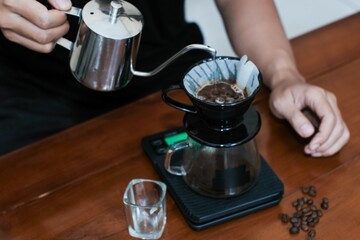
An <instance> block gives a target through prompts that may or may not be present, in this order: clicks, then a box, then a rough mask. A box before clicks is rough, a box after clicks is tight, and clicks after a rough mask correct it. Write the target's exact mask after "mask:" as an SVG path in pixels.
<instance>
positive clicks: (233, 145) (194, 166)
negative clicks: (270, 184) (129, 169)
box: [162, 56, 261, 198]
mask: <svg viewBox="0 0 360 240" xmlns="http://www.w3.org/2000/svg"><path fill="white" fill-rule="evenodd" d="M219 80H221V81H225V82H227V83H231V84H236V85H237V86H238V87H239V88H240V89H242V90H243V91H245V92H246V97H245V98H244V99H243V100H240V101H236V102H231V103H214V102H208V101H204V100H203V99H201V98H199V97H198V96H197V91H198V89H199V88H201V87H202V86H204V85H206V84H211V83H213V82H217V81H219ZM260 86H261V74H260V72H259V70H258V69H257V67H256V66H255V65H254V64H253V63H252V62H251V61H248V59H247V57H246V56H243V57H242V58H241V59H239V58H234V57H217V58H215V59H214V58H210V59H207V60H204V61H201V62H199V63H197V64H195V66H193V67H192V68H190V70H189V71H188V72H187V73H186V74H185V77H184V79H183V82H182V83H181V84H178V85H173V86H171V87H169V88H167V89H164V90H163V93H162V98H163V100H164V101H165V102H166V103H167V104H169V105H170V106H172V107H174V108H176V109H179V110H182V111H184V112H186V113H185V116H184V119H183V124H184V129H185V131H186V133H187V135H188V138H187V140H186V141H185V142H179V143H176V144H174V145H172V146H170V147H169V148H168V150H167V152H166V155H165V161H164V167H165V169H166V170H167V171H168V172H169V173H170V174H173V175H177V176H182V177H183V179H184V181H185V183H186V184H187V185H188V186H189V187H190V188H192V189H193V190H194V191H196V192H198V193H200V194H202V195H206V196H209V197H216V198H226V197H233V196H238V195H240V194H242V193H244V192H246V191H248V190H249V189H251V188H252V187H253V186H254V185H255V184H256V181H257V179H258V176H259V173H260V169H261V161H260V156H259V153H258V149H257V146H256V141H255V136H256V134H257V133H258V131H259V129H260V125H261V119H260V115H259V114H258V112H257V111H256V110H255V109H254V107H252V106H251V102H252V101H253V99H254V98H255V96H256V94H257V92H258V91H259V89H260ZM175 90H184V91H185V93H186V94H187V96H188V97H189V99H190V100H191V102H192V105H189V104H185V103H183V102H179V101H178V100H176V99H173V98H172V97H170V94H169V93H170V92H172V91H175ZM178 151H182V153H183V155H182V162H181V163H180V165H179V164H175V163H174V160H173V159H174V155H175V153H176V152H178Z"/></svg>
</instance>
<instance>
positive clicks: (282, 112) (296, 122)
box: [273, 103, 315, 138]
mask: <svg viewBox="0 0 360 240" xmlns="http://www.w3.org/2000/svg"><path fill="white" fill-rule="evenodd" d="M274 111H275V112H276V115H277V116H278V117H280V118H285V119H286V120H287V121H288V122H289V123H290V125H291V126H292V127H293V128H294V129H295V131H296V132H297V133H298V134H299V135H300V136H301V137H303V138H308V137H310V136H311V135H313V134H314V132H315V128H314V125H313V124H312V122H311V121H310V119H309V118H308V117H307V115H308V112H307V111H301V110H300V109H299V108H298V107H297V106H296V105H295V104H292V103H286V104H282V108H280V109H279V108H278V109H273V112H274Z"/></svg>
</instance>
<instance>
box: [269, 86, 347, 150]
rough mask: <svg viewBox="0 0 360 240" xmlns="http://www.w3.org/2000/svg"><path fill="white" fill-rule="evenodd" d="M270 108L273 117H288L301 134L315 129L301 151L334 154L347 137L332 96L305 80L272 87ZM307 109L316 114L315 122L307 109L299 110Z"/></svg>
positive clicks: (306, 134) (345, 141)
mask: <svg viewBox="0 0 360 240" xmlns="http://www.w3.org/2000/svg"><path fill="white" fill-rule="evenodd" d="M270 108H271V110H272V112H273V113H274V115H275V116H277V117H279V118H285V119H287V120H288V121H289V123H290V124H291V125H292V126H293V128H294V129H295V131H296V132H297V133H298V134H299V135H300V136H302V137H310V136H311V135H313V134H314V132H315V129H317V132H316V134H315V135H314V136H313V137H312V139H311V141H310V143H309V144H308V145H306V146H305V148H304V152H305V153H306V154H309V155H311V156H313V157H325V156H331V155H333V154H335V153H337V152H338V151H339V150H340V149H341V148H342V147H343V146H344V145H345V144H346V143H347V142H348V140H349V138H350V133H349V130H348V128H347V126H346V124H345V122H344V121H343V119H342V116H341V113H340V110H339V109H338V106H337V101H336V98H335V96H334V95H333V94H332V93H330V92H327V91H325V90H324V89H322V88H319V87H316V86H313V85H310V84H306V83H295V84H292V83H290V84H287V85H283V86H282V87H279V88H278V89H273V91H272V93H271V97H270ZM306 108H309V109H310V110H311V111H312V112H313V113H314V114H315V116H316V119H315V120H317V121H313V120H314V119H312V118H309V115H308V114H307V112H306V111H302V110H303V109H306ZM319 122H320V125H318V123H319Z"/></svg>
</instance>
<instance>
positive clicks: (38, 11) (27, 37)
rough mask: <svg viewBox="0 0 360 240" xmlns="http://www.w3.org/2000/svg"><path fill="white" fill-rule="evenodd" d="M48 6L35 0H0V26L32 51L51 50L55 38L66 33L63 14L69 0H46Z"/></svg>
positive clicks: (14, 39) (65, 22)
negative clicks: (47, 0)
mask: <svg viewBox="0 0 360 240" xmlns="http://www.w3.org/2000/svg"><path fill="white" fill-rule="evenodd" d="M49 2H50V4H51V5H52V6H53V7H54V8H55V9H51V10H48V9H47V8H46V7H45V6H44V5H42V4H41V3H39V2H38V1H36V0H0V29H1V31H2V33H3V34H4V36H5V37H6V38H7V39H8V40H10V41H12V42H15V43H18V44H20V45H22V46H24V47H26V48H29V49H31V50H34V51H38V52H43V53H48V52H51V51H52V50H53V49H54V47H55V44H56V41H57V40H58V39H59V38H60V37H62V36H63V35H64V34H66V33H67V31H68V30H69V24H68V22H67V17H66V14H65V13H63V12H61V11H59V10H68V9H70V8H71V2H70V0H49Z"/></svg>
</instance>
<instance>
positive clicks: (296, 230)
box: [289, 226, 300, 234]
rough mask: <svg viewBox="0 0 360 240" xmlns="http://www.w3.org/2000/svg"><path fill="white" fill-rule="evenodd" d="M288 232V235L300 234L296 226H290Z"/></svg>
mask: <svg viewBox="0 0 360 240" xmlns="http://www.w3.org/2000/svg"><path fill="white" fill-rule="evenodd" d="M289 232H290V234H298V233H299V232H300V229H299V228H298V227H296V226H292V227H291V228H289Z"/></svg>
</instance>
